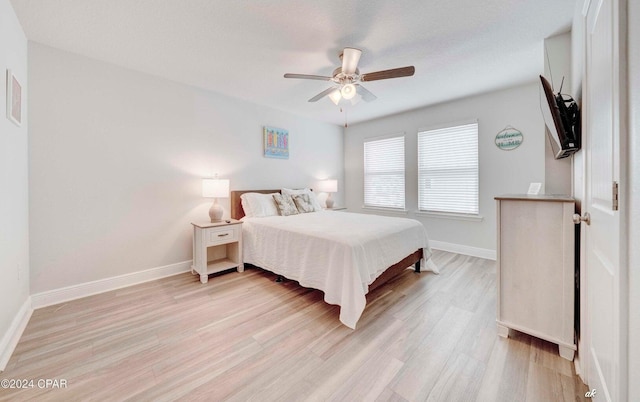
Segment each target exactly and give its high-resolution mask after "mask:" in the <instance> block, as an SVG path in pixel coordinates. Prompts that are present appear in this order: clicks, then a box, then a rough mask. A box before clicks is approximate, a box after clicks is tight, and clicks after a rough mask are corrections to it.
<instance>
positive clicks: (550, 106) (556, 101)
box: [540, 76, 581, 159]
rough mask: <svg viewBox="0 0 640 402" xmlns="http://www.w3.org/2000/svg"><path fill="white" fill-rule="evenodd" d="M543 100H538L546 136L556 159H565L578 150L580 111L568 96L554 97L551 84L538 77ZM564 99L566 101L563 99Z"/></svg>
mask: <svg viewBox="0 0 640 402" xmlns="http://www.w3.org/2000/svg"><path fill="white" fill-rule="evenodd" d="M540 81H541V83H542V89H543V92H544V96H543V99H541V100H540V107H541V108H542V117H543V118H544V124H545V125H546V126H547V135H548V136H549V142H550V143H551V149H552V150H553V156H554V157H555V158H556V159H562V158H566V157H567V156H570V155H573V154H574V153H575V152H577V151H578V150H579V149H580V145H581V143H580V142H581V141H580V135H581V133H580V110H579V109H578V104H577V103H576V101H574V100H573V98H572V97H570V96H568V95H562V94H561V93H560V92H558V93H557V94H555V95H554V93H553V89H552V88H551V84H549V81H547V80H546V78H544V77H543V76H540ZM565 97H566V99H565Z"/></svg>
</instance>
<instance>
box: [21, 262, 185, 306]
mask: <svg viewBox="0 0 640 402" xmlns="http://www.w3.org/2000/svg"><path fill="white" fill-rule="evenodd" d="M191 263H192V260H189V261H182V262H178V263H175V264H171V265H165V266H163V267H157V268H151V269H147V270H144V271H138V272H133V273H130V274H125V275H120V276H114V277H112V278H106V279H100V280H97V281H93V282H87V283H81V284H79V285H73V286H68V287H66V288H61V289H54V290H48V291H46V292H42V293H36V294H33V295H31V306H32V308H33V309H37V308H41V307H47V306H51V305H54V304H58V303H63V302H67V301H71V300H76V299H80V298H83V297H87V296H91V295H95V294H98V293H104V292H108V291H111V290H116V289H121V288H124V287H127V286H132V285H137V284H139V283H144V282H149V281H153V280H156V279H161V278H166V277H167V276H173V275H177V274H181V273H183V272H187V271H190V270H191Z"/></svg>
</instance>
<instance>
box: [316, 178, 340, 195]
mask: <svg viewBox="0 0 640 402" xmlns="http://www.w3.org/2000/svg"><path fill="white" fill-rule="evenodd" d="M318 191H319V192H322V193H335V192H337V191H338V180H322V181H320V182H319V183H318Z"/></svg>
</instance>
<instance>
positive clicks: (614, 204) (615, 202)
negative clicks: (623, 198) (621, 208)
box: [611, 181, 618, 211]
mask: <svg viewBox="0 0 640 402" xmlns="http://www.w3.org/2000/svg"><path fill="white" fill-rule="evenodd" d="M611 201H612V203H611V209H612V210H614V211H617V210H618V182H617V181H614V182H613V187H612V194H611Z"/></svg>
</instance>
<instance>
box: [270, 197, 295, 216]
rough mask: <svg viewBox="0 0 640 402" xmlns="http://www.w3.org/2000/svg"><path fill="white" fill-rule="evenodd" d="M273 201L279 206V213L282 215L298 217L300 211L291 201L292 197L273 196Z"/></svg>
mask: <svg viewBox="0 0 640 402" xmlns="http://www.w3.org/2000/svg"><path fill="white" fill-rule="evenodd" d="M273 199H274V200H275V202H276V205H277V206H278V211H280V215H282V216H289V215H297V214H298V209H297V208H296V204H295V203H294V202H293V200H292V199H291V196H290V195H288V194H273Z"/></svg>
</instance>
